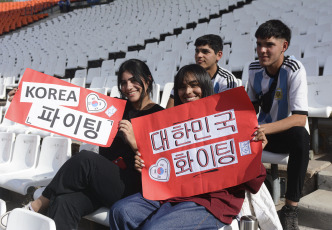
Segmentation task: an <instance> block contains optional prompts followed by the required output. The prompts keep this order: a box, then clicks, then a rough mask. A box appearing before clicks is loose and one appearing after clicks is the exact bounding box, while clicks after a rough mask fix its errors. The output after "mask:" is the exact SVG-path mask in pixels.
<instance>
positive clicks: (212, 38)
mask: <svg viewBox="0 0 332 230" xmlns="http://www.w3.org/2000/svg"><path fill="white" fill-rule="evenodd" d="M205 45H208V46H210V47H211V49H213V51H214V53H215V54H217V53H218V52H219V51H222V50H223V41H222V39H221V37H220V36H219V35H215V34H207V35H203V36H201V37H199V38H197V39H196V41H195V46H196V47H197V46H205Z"/></svg>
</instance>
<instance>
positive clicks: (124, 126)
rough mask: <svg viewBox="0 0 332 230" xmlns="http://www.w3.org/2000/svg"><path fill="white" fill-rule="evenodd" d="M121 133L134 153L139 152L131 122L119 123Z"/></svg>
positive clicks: (123, 121) (122, 121)
mask: <svg viewBox="0 0 332 230" xmlns="http://www.w3.org/2000/svg"><path fill="white" fill-rule="evenodd" d="M119 131H121V132H122V133H123V136H124V138H125V140H126V142H127V143H128V144H129V145H130V147H131V148H132V150H133V151H134V152H136V151H137V144H136V139H135V135H134V130H133V126H132V125H131V123H130V121H128V120H121V121H120V122H119Z"/></svg>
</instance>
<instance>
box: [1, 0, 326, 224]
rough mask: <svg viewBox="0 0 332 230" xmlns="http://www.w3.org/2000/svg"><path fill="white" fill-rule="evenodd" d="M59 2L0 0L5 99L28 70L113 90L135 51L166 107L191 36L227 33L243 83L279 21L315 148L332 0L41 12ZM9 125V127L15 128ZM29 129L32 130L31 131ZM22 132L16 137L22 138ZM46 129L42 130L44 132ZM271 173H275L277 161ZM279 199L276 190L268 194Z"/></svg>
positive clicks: (4, 125)
mask: <svg viewBox="0 0 332 230" xmlns="http://www.w3.org/2000/svg"><path fill="white" fill-rule="evenodd" d="M57 2H58V0H38V1H37V0H33V1H28V2H25V3H23V2H20V3H15V4H12V5H13V6H10V7H9V6H8V5H10V4H7V3H6V4H3V3H1V4H0V44H1V46H0V73H1V74H0V98H2V99H3V100H5V99H6V91H8V89H10V88H11V87H13V86H15V85H17V84H18V82H19V80H20V77H21V76H22V74H23V72H24V70H25V68H27V67H29V68H32V69H35V70H38V71H40V72H44V73H47V74H49V75H53V76H56V77H59V78H70V79H71V80H70V81H71V83H73V84H76V85H79V86H82V87H87V88H88V87H91V89H92V90H97V88H101V89H102V90H103V92H104V93H107V94H108V95H110V96H113V97H119V96H120V94H119V91H118V88H117V86H116V72H117V70H118V68H119V66H120V64H121V63H122V62H123V61H124V60H127V59H128V58H138V59H142V60H145V61H146V62H147V63H148V65H149V67H150V68H151V71H152V73H153V76H154V78H155V81H156V83H157V86H160V93H158V90H157V91H156V92H154V93H153V96H154V99H153V100H154V101H155V102H159V101H160V104H161V105H162V106H163V107H166V103H167V100H168V97H169V94H170V90H171V88H172V81H173V77H174V75H175V73H176V71H177V70H178V68H179V67H180V66H183V65H185V64H189V63H193V62H194V57H193V56H194V48H195V47H194V45H193V42H194V41H195V39H196V38H197V37H198V36H201V35H202V34H205V33H216V34H219V35H220V36H221V37H222V38H223V39H224V43H225V44H224V51H223V58H222V62H221V63H220V64H221V65H222V66H223V67H224V66H225V68H228V69H230V70H232V71H234V72H239V74H238V75H236V76H238V77H239V78H241V77H242V79H240V80H241V81H242V83H243V85H244V86H246V82H247V77H248V76H247V74H246V73H247V69H248V63H249V62H248V61H252V60H254V59H255V58H257V56H256V53H255V46H256V44H255V42H254V41H255V37H254V33H255V31H256V29H257V26H258V25H259V24H261V23H263V22H264V21H266V20H268V19H272V18H278V19H281V20H283V21H285V22H287V24H288V25H289V26H290V27H291V29H292V34H293V36H292V41H291V46H290V49H289V50H288V51H287V54H289V55H294V56H295V57H296V58H297V59H299V60H300V61H301V62H302V63H303V64H304V66H305V67H306V70H307V74H308V76H310V78H309V77H308V90H309V120H312V122H311V128H312V130H314V131H312V132H311V133H312V134H313V135H312V136H314V138H313V139H314V141H313V146H314V150H315V152H317V151H318V150H317V149H318V147H317V145H318V139H316V138H317V134H316V132H318V130H317V125H318V119H319V118H324V119H330V117H331V110H332V104H331V101H330V100H329V99H330V98H331V97H330V95H329V92H330V91H329V89H328V86H330V85H331V84H330V83H331V82H330V81H329V80H327V81H326V79H327V78H330V76H332V73H331V71H330V69H331V68H330V66H331V64H329V63H331V62H330V60H331V58H330V56H329V55H331V51H332V49H331V47H332V37H331V30H332V23H331V22H332V14H331V13H330V12H331V10H332V4H331V2H330V1H329V0H319V1H317V2H315V4H312V3H311V2H310V1H305V0H296V1H288V0H280V1H270V0H253V1H246V0H229V1H218V0H205V1H202V0H188V1H183V0H169V1H162V0H153V1H151V0H115V1H112V2H110V3H108V4H102V5H95V6H93V7H87V8H81V9H76V10H73V11H71V12H69V13H63V14H59V15H56V16H54V17H50V16H51V15H50V13H44V11H45V9H48V8H49V7H52V6H56V4H57ZM14 5H15V7H14ZM270 9H273V10H272V11H271V10H270ZM142 12H143V13H142ZM37 21H38V23H35V22H37ZM236 40H240V42H237V41H236ZM241 45H244V46H241ZM239 47H241V48H240V49H236V48H239ZM248 47H250V49H249V48H248ZM242 52H246V55H247V56H248V57H245V56H246V55H244V54H243V53H242ZM242 58H243V60H242V61H240V59H242ZM93 69H99V73H98V74H94V75H96V76H95V77H97V78H100V79H98V80H101V79H104V77H106V78H107V81H103V82H101V81H97V83H98V85H95V81H96V80H93V78H91V76H92V74H91V72H93ZM89 73H90V75H89ZM97 75H98V76H97ZM321 75H324V78H323V77H322V76H321ZM110 76H111V77H110ZM13 79H14V81H15V82H13ZM9 81H10V83H8V82H9ZM324 81H325V83H324ZM5 82H6V83H5ZM101 83H103V84H102V85H101ZM156 88H157V87H156ZM157 89H158V88H157ZM105 91H106V92H105ZM160 96H162V97H161V100H160ZM7 107H8V104H6V105H5V106H2V107H1V112H3V113H5V111H6V108H7ZM13 125H14V123H12V122H11V121H9V120H7V119H3V121H2V122H1V124H0V131H5V132H7V131H8V130H9V127H8V126H10V127H11V126H13ZM15 126H16V125H15ZM16 127H17V126H16ZM17 128H22V127H19V126H18V127H17ZM15 129H16V128H15ZM15 129H11V130H12V133H13V132H14V130H15ZM16 130H18V129H16ZM19 130H23V129H19ZM18 132H19V131H17V133H18ZM25 132H29V133H33V131H32V130H31V129H29V130H28V131H27V130H25V131H24V133H25ZM7 133H8V132H7ZM48 135H49V134H48ZM19 136H21V135H17V138H16V140H20V138H18V137H19ZM45 136H47V134H45V135H44V136H42V137H45ZM43 139H45V138H43ZM15 144H16V141H15ZM1 146H2V144H1ZM21 148H24V147H21ZM14 151H15V149H14ZM265 155H266V153H264V154H263V159H264V156H265ZM280 157H281V158H283V157H284V158H283V159H278V160H273V158H272V156H271V158H270V157H268V160H263V162H270V163H272V164H287V155H285V156H284V155H281V156H280ZM13 160H14V159H13ZM31 161H32V160H31ZM7 163H8V162H7ZM30 163H31V162H30ZM1 168H2V167H1ZM1 168H0V172H1V170H2V169H1ZM272 171H274V172H275V166H273V169H272ZM274 175H275V174H274ZM273 177H274V176H273ZM0 187H1V185H0ZM275 194H276V193H275ZM277 199H278V195H275V196H274V200H275V201H276V200H277ZM107 211H108V209H106V208H105V209H104V210H103V209H101V210H99V211H97V212H95V213H93V214H91V215H89V216H88V217H87V218H88V219H90V220H93V221H97V222H99V223H101V224H103V223H104V224H105V223H106V222H107V219H108V218H107ZM100 220H102V222H100Z"/></svg>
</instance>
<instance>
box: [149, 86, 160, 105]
mask: <svg viewBox="0 0 332 230" xmlns="http://www.w3.org/2000/svg"><path fill="white" fill-rule="evenodd" d="M151 93H152V95H150V97H151V99H152V101H153V102H154V103H156V104H159V101H160V85H159V84H154V85H153V91H152V92H151Z"/></svg>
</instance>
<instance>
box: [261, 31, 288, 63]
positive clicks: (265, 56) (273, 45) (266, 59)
mask: <svg viewBox="0 0 332 230" xmlns="http://www.w3.org/2000/svg"><path fill="white" fill-rule="evenodd" d="M256 43H257V55H258V60H259V63H260V65H261V66H263V67H266V68H267V69H269V68H271V69H279V67H280V66H281V64H282V62H283V60H284V52H285V51H286V50H287V48H288V42H287V41H286V40H285V39H282V38H275V37H271V38H265V39H262V38H257V42H256Z"/></svg>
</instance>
